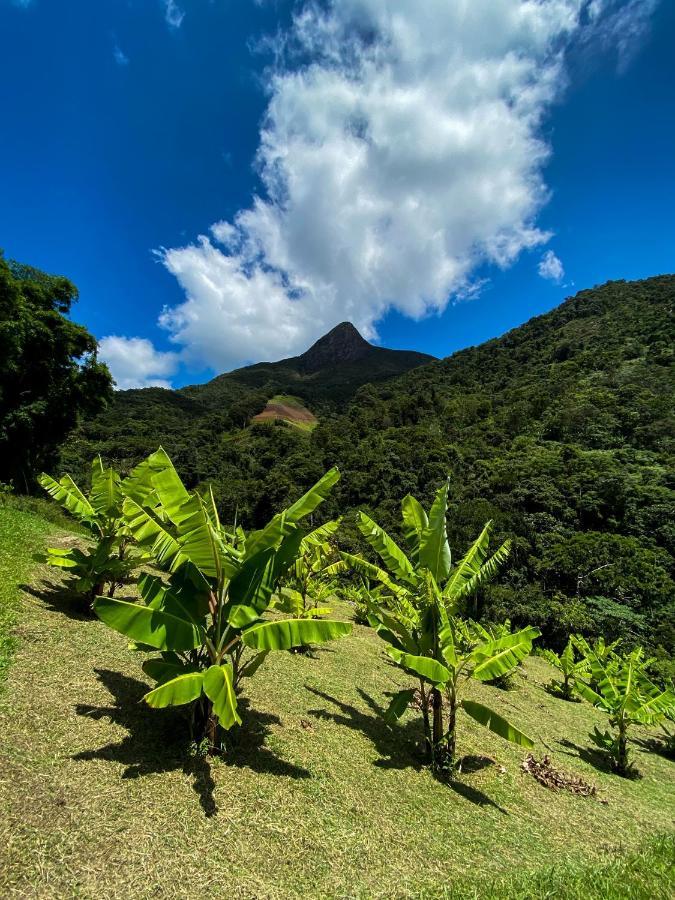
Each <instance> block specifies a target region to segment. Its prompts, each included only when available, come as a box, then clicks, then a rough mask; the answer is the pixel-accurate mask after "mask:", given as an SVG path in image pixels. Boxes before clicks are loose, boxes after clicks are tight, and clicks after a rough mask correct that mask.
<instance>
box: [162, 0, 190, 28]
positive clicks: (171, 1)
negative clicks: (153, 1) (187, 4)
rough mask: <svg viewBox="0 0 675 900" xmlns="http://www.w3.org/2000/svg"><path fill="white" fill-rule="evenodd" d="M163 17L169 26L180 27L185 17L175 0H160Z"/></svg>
mask: <svg viewBox="0 0 675 900" xmlns="http://www.w3.org/2000/svg"><path fill="white" fill-rule="evenodd" d="M162 5H163V7H164V18H165V20H166V24H167V25H168V26H169V27H170V28H180V26H181V25H182V24H183V19H184V18H185V13H184V11H183V10H182V9H181V8H180V6H178V4H177V3H176V0H162Z"/></svg>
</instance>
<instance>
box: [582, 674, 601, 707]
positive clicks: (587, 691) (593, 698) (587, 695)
mask: <svg viewBox="0 0 675 900" xmlns="http://www.w3.org/2000/svg"><path fill="white" fill-rule="evenodd" d="M574 687H575V689H576V691H577V693H578V694H579V696H580V697H583V699H584V700H587V701H588V702H589V703H591V704H592V705H593V706H605V705H606V704H605V700H604V698H603V697H601V696H600V694H598V693H596V692H595V691H594V690H593V688H592V687H591V686H590V685H588V684H586V683H585V682H584V681H582V680H581V679H580V678H577V679H576V680H575V683H574Z"/></svg>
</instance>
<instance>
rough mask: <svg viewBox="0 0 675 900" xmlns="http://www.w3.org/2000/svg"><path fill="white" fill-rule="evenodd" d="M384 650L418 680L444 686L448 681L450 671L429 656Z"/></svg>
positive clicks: (395, 649)
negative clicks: (417, 676)
mask: <svg viewBox="0 0 675 900" xmlns="http://www.w3.org/2000/svg"><path fill="white" fill-rule="evenodd" d="M386 650H387V653H388V654H389V656H391V658H392V659H393V660H394V662H396V663H398V664H399V666H402V667H403V668H404V669H408V670H409V671H410V672H414V673H415V674H416V675H419V676H420V678H424V679H425V680H426V681H430V682H431V683H432V684H445V683H446V682H447V681H448V680H449V679H450V671H449V670H448V669H447V668H446V666H444V665H443V664H442V663H439V662H437V661H436V660H435V659H432V658H431V657H430V656H415V655H413V654H412V653H403V652H402V651H401V650H398V649H397V648H396V647H387V648H386Z"/></svg>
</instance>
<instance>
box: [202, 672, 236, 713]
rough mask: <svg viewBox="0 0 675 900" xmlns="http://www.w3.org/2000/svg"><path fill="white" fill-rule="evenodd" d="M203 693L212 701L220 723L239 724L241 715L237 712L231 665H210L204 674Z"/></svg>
mask: <svg viewBox="0 0 675 900" xmlns="http://www.w3.org/2000/svg"><path fill="white" fill-rule="evenodd" d="M204 693H205V694H206V696H207V697H208V698H209V700H210V701H211V703H213V711H214V713H215V714H216V715H217V716H218V721H219V723H220V725H221V726H222V727H223V728H225V729H228V728H232V726H233V725H234V724H235V723H236V724H237V725H241V717H240V716H239V713H238V712H237V697H236V695H235V693H234V685H233V683H232V666H231V665H230V663H224V664H223V665H222V666H211V667H210V668H208V669H207V670H206V672H205V674H204Z"/></svg>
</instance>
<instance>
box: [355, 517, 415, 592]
mask: <svg viewBox="0 0 675 900" xmlns="http://www.w3.org/2000/svg"><path fill="white" fill-rule="evenodd" d="M357 525H358V529H359V531H360V532H361V534H362V535H363V537H364V538H365V539H366V541H368V543H369V544H370V546H371V547H372V548H373V550H374V551H375V552H376V553H377V555H378V556H379V557H380V559H381V560H382V562H383V563H384V564H385V566H387V568H388V569H389V571H390V572H392V573H393V574H394V575H395V576H396V577H397V578H402V579H403V580H404V581H407V582H412V583H414V582H415V570H414V569H413V567H412V565H411V564H410V560H409V559H408V557H407V556H406V555H405V553H404V552H403V551H402V550H401V548H400V547H399V546H398V544H397V543H396V541H394V540H392V538H390V537H389V535H388V534H387V532H386V531H385V530H384V529H383V528H380V526H379V525H378V524H377V522H373V520H372V519H371V518H370V516H367V515H366V514H365V513H363V512H360V513H359V518H358V522H357Z"/></svg>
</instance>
